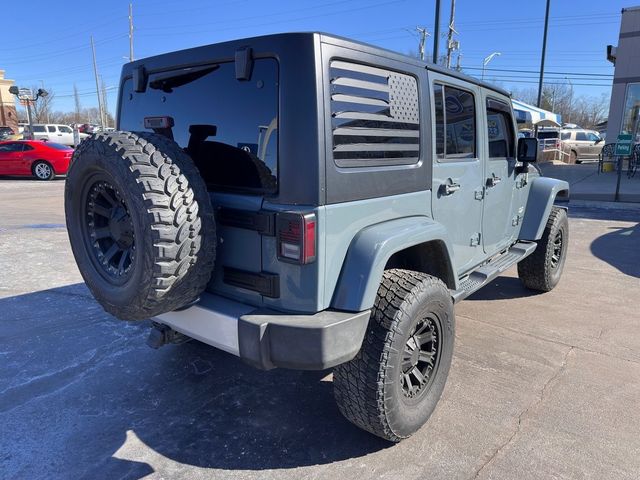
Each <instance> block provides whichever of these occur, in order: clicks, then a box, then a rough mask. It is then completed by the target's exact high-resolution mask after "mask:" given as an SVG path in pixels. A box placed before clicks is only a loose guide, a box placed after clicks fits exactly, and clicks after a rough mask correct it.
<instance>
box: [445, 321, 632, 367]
mask: <svg viewBox="0 0 640 480" xmlns="http://www.w3.org/2000/svg"><path fill="white" fill-rule="evenodd" d="M456 317H460V318H464V319H465V320H471V321H472V322H478V323H482V324H483V325H489V326H491V327H494V328H501V329H503V330H506V331H508V332H511V333H516V334H518V335H523V336H525V337H530V338H535V339H536V340H540V341H541V342H547V343H553V344H555V345H562V346H563V347H571V348H573V349H575V350H580V351H581V352H586V353H592V354H594V355H602V356H603V357H607V358H614V359H616V360H620V361H622V362H629V363H633V364H634V365H640V361H637V360H630V359H628V358H623V357H619V356H617V355H611V354H610V353H606V352H599V351H597V350H593V349H591V348H587V347H583V346H580V345H573V344H571V343H567V342H563V341H561V340H554V339H551V338H547V337H542V336H540V335H535V334H533V333H530V332H525V331H523V330H518V329H517V328H510V327H505V326H504V325H496V324H495V323H491V322H485V321H483V320H478V319H477V318H473V317H468V316H466V315H460V314H456ZM609 330H611V329H610V328H603V332H601V333H600V334H599V336H598V337H597V338H596V340H599V339H600V338H601V336H602V334H604V332H608V331H609ZM591 338H593V337H591Z"/></svg>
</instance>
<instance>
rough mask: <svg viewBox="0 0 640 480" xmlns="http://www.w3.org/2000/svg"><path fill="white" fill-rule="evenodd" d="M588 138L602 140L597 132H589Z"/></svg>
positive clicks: (595, 140)
mask: <svg viewBox="0 0 640 480" xmlns="http://www.w3.org/2000/svg"><path fill="white" fill-rule="evenodd" d="M587 138H589V140H590V141H592V142H597V141H598V140H600V137H599V136H598V135H596V134H595V133H587Z"/></svg>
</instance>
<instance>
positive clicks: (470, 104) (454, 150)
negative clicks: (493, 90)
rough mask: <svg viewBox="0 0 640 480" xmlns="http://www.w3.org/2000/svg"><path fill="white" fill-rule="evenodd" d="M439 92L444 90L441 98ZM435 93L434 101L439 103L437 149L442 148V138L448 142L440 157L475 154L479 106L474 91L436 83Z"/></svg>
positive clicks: (471, 155) (454, 157)
mask: <svg viewBox="0 0 640 480" xmlns="http://www.w3.org/2000/svg"><path fill="white" fill-rule="evenodd" d="M438 87H440V88H438ZM439 92H442V95H441V96H440V99H438V98H437V97H438V95H439ZM434 96H435V97H436V100H435V102H434V104H435V107H436V152H438V142H439V141H441V142H442V143H443V144H444V149H443V150H444V151H441V152H440V153H439V154H438V157H439V158H445V159H461V158H475V157H476V107H475V101H474V97H473V94H472V93H471V92H467V91H466V90H460V89H458V88H454V87H449V86H440V85H437V84H436V85H435V90H434ZM442 106H444V108H442ZM438 109H439V110H440V111H441V112H442V115H440V113H439V112H438ZM443 126H444V128H443ZM439 130H442V133H439Z"/></svg>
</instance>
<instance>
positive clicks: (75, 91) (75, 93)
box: [73, 83, 82, 123]
mask: <svg viewBox="0 0 640 480" xmlns="http://www.w3.org/2000/svg"><path fill="white" fill-rule="evenodd" d="M73 100H74V103H75V108H76V109H75V116H74V119H73V120H74V122H75V123H80V112H81V111H82V105H80V95H79V94H78V87H77V86H76V84H75V83H74V84H73Z"/></svg>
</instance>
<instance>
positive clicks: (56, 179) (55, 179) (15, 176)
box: [0, 175, 67, 182]
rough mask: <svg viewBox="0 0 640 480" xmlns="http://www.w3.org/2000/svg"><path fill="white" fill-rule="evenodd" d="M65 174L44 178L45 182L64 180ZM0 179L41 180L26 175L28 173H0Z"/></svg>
mask: <svg viewBox="0 0 640 480" xmlns="http://www.w3.org/2000/svg"><path fill="white" fill-rule="evenodd" d="M66 179H67V176H66V175H56V176H55V177H53V178H52V179H51V180H46V181H47V182H59V181H61V180H66ZM0 180H17V181H23V182H24V181H32V182H42V180H38V179H37V178H36V177H33V176H28V175H0Z"/></svg>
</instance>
